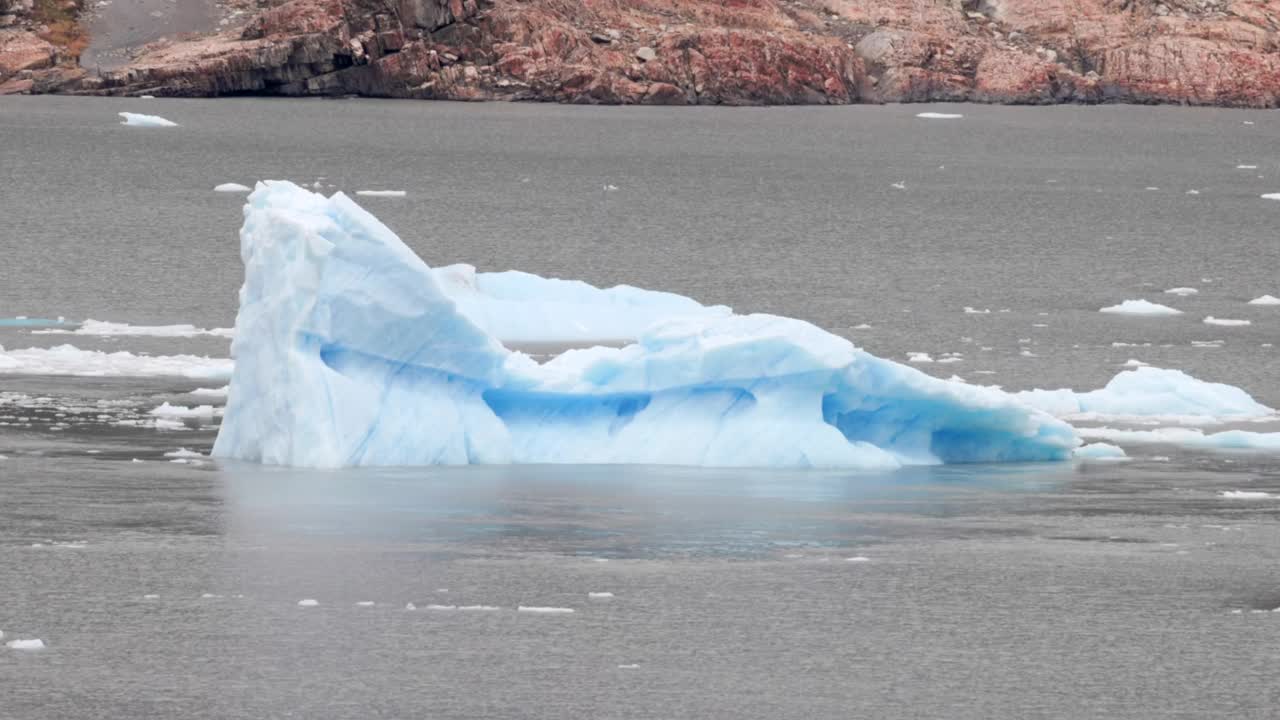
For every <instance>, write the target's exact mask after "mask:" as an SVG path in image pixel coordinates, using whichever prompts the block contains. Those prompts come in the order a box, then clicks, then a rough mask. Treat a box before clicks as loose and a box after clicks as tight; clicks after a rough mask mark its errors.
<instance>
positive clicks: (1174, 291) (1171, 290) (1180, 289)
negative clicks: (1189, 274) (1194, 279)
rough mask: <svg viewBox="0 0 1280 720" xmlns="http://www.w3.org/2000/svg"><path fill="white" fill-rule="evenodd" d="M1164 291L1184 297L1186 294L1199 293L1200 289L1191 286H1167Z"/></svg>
mask: <svg viewBox="0 0 1280 720" xmlns="http://www.w3.org/2000/svg"><path fill="white" fill-rule="evenodd" d="M1165 293H1167V294H1169V295H1181V296H1184V297H1185V296H1187V295H1199V294H1200V291H1199V290H1197V289H1195V288H1193V287H1176V288H1169V289H1168V290H1165Z"/></svg>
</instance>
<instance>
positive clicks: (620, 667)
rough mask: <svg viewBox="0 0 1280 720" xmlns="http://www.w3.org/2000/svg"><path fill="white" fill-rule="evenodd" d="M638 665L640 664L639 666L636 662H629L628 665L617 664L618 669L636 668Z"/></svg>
mask: <svg viewBox="0 0 1280 720" xmlns="http://www.w3.org/2000/svg"><path fill="white" fill-rule="evenodd" d="M639 667H640V666H639V665H638V664H636V663H631V664H629V665H619V666H618V669H619V670H636V669H638V668H639Z"/></svg>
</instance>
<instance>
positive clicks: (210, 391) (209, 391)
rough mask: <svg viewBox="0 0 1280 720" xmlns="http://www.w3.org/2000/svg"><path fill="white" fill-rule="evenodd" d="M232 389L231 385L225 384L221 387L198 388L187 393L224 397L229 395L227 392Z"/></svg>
mask: <svg viewBox="0 0 1280 720" xmlns="http://www.w3.org/2000/svg"><path fill="white" fill-rule="evenodd" d="M230 390H231V386H230V385H223V386H222V387H220V388H196V389H195V390H192V391H191V392H189V393H187V394H188V395H195V396H196V397H213V398H219V397H222V398H224V397H226V396H227V393H228V392H230Z"/></svg>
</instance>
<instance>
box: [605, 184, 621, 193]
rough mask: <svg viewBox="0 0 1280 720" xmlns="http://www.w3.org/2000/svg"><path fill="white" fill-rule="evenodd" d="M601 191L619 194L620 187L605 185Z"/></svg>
mask: <svg viewBox="0 0 1280 720" xmlns="http://www.w3.org/2000/svg"><path fill="white" fill-rule="evenodd" d="M601 190H604V191H605V192H618V186H617V185H605V186H603V187H602V188H601Z"/></svg>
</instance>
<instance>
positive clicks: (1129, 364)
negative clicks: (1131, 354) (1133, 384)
mask: <svg viewBox="0 0 1280 720" xmlns="http://www.w3.org/2000/svg"><path fill="white" fill-rule="evenodd" d="M1124 366H1125V367H1147V364H1146V363H1144V362H1142V361H1141V360H1136V359H1134V358H1129V359H1128V360H1125V362H1124Z"/></svg>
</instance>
